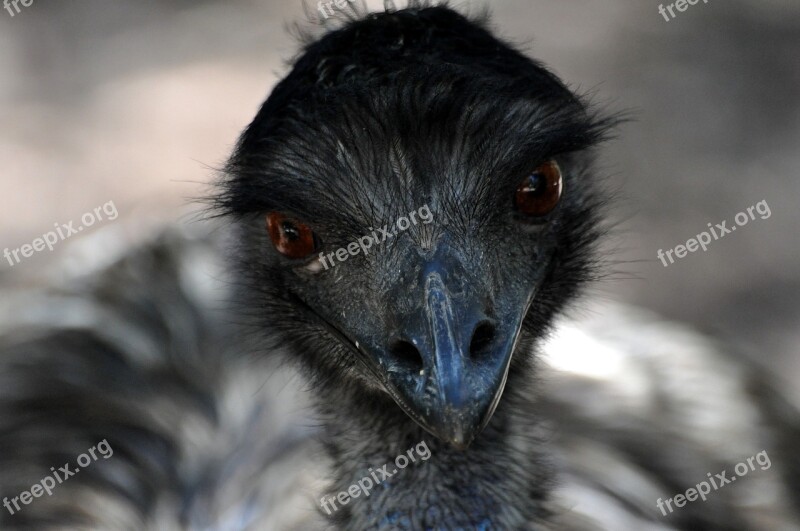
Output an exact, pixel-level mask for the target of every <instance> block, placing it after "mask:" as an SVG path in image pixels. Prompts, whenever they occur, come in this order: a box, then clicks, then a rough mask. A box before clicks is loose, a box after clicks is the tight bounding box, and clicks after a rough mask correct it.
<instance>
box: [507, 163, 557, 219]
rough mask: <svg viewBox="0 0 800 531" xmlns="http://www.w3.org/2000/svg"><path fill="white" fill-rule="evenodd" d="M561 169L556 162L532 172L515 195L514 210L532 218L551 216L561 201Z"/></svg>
mask: <svg viewBox="0 0 800 531" xmlns="http://www.w3.org/2000/svg"><path fill="white" fill-rule="evenodd" d="M561 188H562V182H561V169H560V168H559V167H558V164H556V162H555V161H554V160H551V161H549V162H545V163H544V164H542V165H541V166H539V167H538V168H536V169H535V170H534V171H533V172H531V173H530V174H529V175H528V176H527V177H525V179H523V181H522V182H521V183H520V185H519V186H518V187H517V191H516V193H515V194H514V208H515V209H516V210H517V211H518V212H520V213H521V214H524V215H526V216H530V217H541V216H545V215H547V214H549V213H550V212H552V211H553V209H554V208H555V207H556V205H558V202H559V200H560V199H561Z"/></svg>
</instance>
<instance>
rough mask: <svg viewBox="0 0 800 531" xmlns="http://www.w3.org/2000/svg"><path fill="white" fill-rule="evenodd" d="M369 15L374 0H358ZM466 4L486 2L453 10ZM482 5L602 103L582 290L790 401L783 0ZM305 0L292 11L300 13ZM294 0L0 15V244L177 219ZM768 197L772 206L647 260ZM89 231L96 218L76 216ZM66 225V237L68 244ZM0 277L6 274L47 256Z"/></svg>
mask: <svg viewBox="0 0 800 531" xmlns="http://www.w3.org/2000/svg"><path fill="white" fill-rule="evenodd" d="M370 5H372V6H373V7H376V5H375V4H373V3H370ZM456 5H462V6H465V7H466V8H467V9H470V10H472V11H473V12H478V11H479V10H480V8H481V6H483V5H485V4H469V3H465V2H462V3H457V4H456ZM657 6H658V2H656V1H650V0H648V1H643V2H631V1H630V0H604V1H595V2H589V1H585V0H569V1H566V0H536V1H519V0H498V1H495V2H492V4H491V6H490V7H491V10H492V12H493V13H494V25H495V27H497V28H498V29H500V31H501V33H502V34H503V35H505V36H506V37H507V38H508V39H510V40H511V41H513V42H516V43H520V44H523V45H524V46H525V47H526V48H527V49H528V50H529V51H530V53H531V54H532V55H534V56H535V57H537V58H539V59H541V60H543V61H544V62H545V63H547V64H548V65H550V66H551V67H552V68H553V69H554V70H555V71H556V72H557V73H558V74H559V75H560V76H561V77H562V78H563V79H565V80H566V81H568V82H569V83H570V84H571V85H572V86H573V87H575V88H577V89H578V90H580V91H584V92H589V93H591V94H594V99H595V100H596V101H597V102H599V103H601V104H604V105H606V106H607V107H608V108H609V109H612V110H626V109H627V110H630V111H631V114H632V117H633V118H634V121H632V122H631V123H628V124H626V125H624V126H623V127H622V128H621V129H620V131H619V138H618V139H617V140H616V141H614V142H613V143H612V144H610V145H609V146H608V148H607V149H606V151H605V153H604V157H603V168H604V170H605V171H606V172H607V174H608V175H609V176H610V179H611V183H612V185H613V186H614V187H615V188H616V189H618V190H619V192H620V196H621V201H620V202H619V203H618V205H617V207H616V211H615V217H616V218H617V219H619V220H621V222H622V223H621V225H620V226H619V228H618V230H617V231H616V237H615V240H614V241H612V242H610V244H609V249H611V248H612V247H614V248H617V250H616V251H615V253H616V254H614V256H615V258H616V259H618V260H619V263H618V264H617V265H616V267H615V271H617V272H618V274H617V275H615V276H614V278H613V279H609V280H607V281H605V282H602V283H600V284H599V285H598V286H597V289H596V290H595V291H597V292H600V293H602V294H603V296H606V297H610V298H613V299H616V300H622V301H628V302H633V303H636V304H638V305H641V306H645V307H648V308H651V309H654V310H657V311H659V312H661V313H662V314H663V315H664V316H666V317H667V318H671V319H676V320H681V321H685V322H688V323H690V324H693V325H694V326H696V327H697V328H699V329H701V330H703V331H705V332H706V333H709V334H712V335H714V336H716V337H718V338H720V339H721V340H723V341H725V342H727V343H728V344H729V345H730V346H731V347H732V348H736V349H738V350H741V351H742V352H745V353H747V354H749V355H751V356H752V357H753V358H754V359H756V360H758V361H759V362H760V363H762V364H763V365H764V366H765V367H767V368H768V370H771V371H774V372H775V373H776V374H777V375H778V378H779V379H780V380H781V381H782V382H783V383H784V385H785V388H786V390H787V391H790V392H793V393H794V399H795V400H796V403H798V404H800V391H797V390H796V389H795V388H796V386H795V385H793V381H794V379H795V378H796V376H797V375H800V361H799V358H798V356H797V354H798V350H800V326H798V324H800V304H798V297H799V296H800V252H798V247H799V246H798V244H800V237H799V236H798V232H799V231H798V229H800V227H798V221H799V220H800V214H798V199H800V181H798V173H799V172H798V169H799V168H800V154H798V149H797V148H798V146H799V145H800V98H798V94H799V93H800V57H799V56H798V52H800V3H798V2H797V1H796V0H750V1H742V0H739V1H737V0H725V1H724V2H723V1H721V0H710V1H709V2H708V3H707V4H704V3H702V2H701V3H699V4H697V5H695V6H692V7H690V8H689V9H688V10H687V11H686V12H683V13H680V14H679V15H678V17H677V18H676V19H674V20H671V21H669V22H668V21H665V20H664V19H663V18H662V16H661V15H659V13H658V10H657ZM314 9H315V5H311V6H310V11H311V12H313V11H314ZM294 22H299V23H301V24H302V25H305V26H307V27H313V25H314V24H313V23H312V22H309V21H308V18H307V15H306V13H305V12H304V9H303V4H302V3H301V2H300V0H270V1H269V2H267V1H256V0H242V1H237V2H222V1H213V0H207V1H190V0H183V1H179V0H171V1H162V2H153V1H150V2H147V1H145V2H143V1H141V0H114V1H108V0H81V1H75V2H59V3H56V2H48V1H45V0H34V3H33V5H32V6H31V7H28V8H23V11H22V12H21V13H19V14H17V15H16V16H14V17H13V18H12V17H11V16H9V14H8V13H7V12H6V11H5V10H2V11H0V50H2V53H0V124H2V127H1V128H0V185H1V186H2V194H0V248H5V247H10V248H16V247H19V246H21V245H22V244H24V243H30V242H31V241H32V240H33V239H34V238H37V237H39V236H40V235H42V234H43V233H44V232H47V231H49V230H51V228H52V227H53V224H54V223H55V222H62V223H65V222H67V221H69V220H73V219H74V220H78V219H79V218H80V216H81V215H82V214H83V213H84V212H87V211H90V210H91V209H93V208H94V207H96V206H100V205H102V204H103V203H105V202H107V201H109V200H113V201H114V203H115V205H116V206H117V208H118V210H119V212H120V217H119V218H118V219H117V220H116V221H114V222H107V223H114V224H119V226H121V227H124V230H125V231H127V233H129V234H131V235H132V236H138V235H142V234H146V233H148V232H149V231H152V230H156V229H157V227H159V226H161V225H163V224H169V223H175V222H182V221H185V220H186V219H187V218H188V217H190V216H189V215H190V213H191V212H192V211H193V210H196V209H197V206H196V205H194V204H192V203H190V202H187V199H189V198H192V197H197V196H199V195H202V194H203V193H204V192H205V191H206V188H205V186H204V183H207V182H208V181H209V180H210V179H211V178H212V176H213V171H212V169H213V168H214V167H219V166H220V165H221V164H222V163H223V162H224V160H225V158H226V156H227V154H228V153H229V151H230V149H231V147H232V146H233V143H234V142H235V140H236V137H237V134H238V133H239V132H240V130H241V129H242V128H243V127H244V126H245V125H246V124H247V123H248V121H249V120H250V119H251V118H252V116H253V115H254V113H255V111H256V109H257V108H258V106H259V105H260V103H261V102H262V101H263V99H264V98H265V96H266V94H267V93H268V90H269V89H270V87H271V86H272V85H273V84H274V83H275V81H276V80H277V79H278V76H279V75H280V74H282V73H283V72H285V66H284V61H285V60H286V59H288V58H290V57H291V56H292V55H293V54H294V52H295V49H296V46H295V45H296V41H295V39H294V38H292V37H291V36H289V34H288V33H287V31H286V28H287V26H289V25H290V24H291V23H294ZM761 200H766V201H767V203H768V204H769V206H770V209H771V212H772V216H771V217H770V218H769V219H765V220H762V219H760V218H757V220H756V221H752V222H750V223H749V224H748V225H746V226H744V227H741V228H740V229H739V230H738V231H737V232H735V233H733V234H731V235H728V236H726V237H725V238H724V239H722V240H719V241H716V242H713V243H712V244H711V245H710V247H709V248H708V250H707V251H706V252H697V253H694V254H690V255H689V256H687V257H686V258H684V259H682V260H679V261H678V262H677V263H675V264H673V265H671V266H669V267H668V268H664V266H663V265H662V264H661V263H660V262H659V261H658V260H657V258H656V251H657V250H658V249H659V248H663V249H668V248H673V247H675V246H676V245H678V244H682V243H685V242H686V240H687V239H688V238H690V237H692V236H694V235H696V234H697V233H699V232H701V231H703V230H705V229H706V227H707V224H708V223H709V222H711V223H718V222H720V221H722V220H728V224H729V225H730V224H731V223H732V220H733V218H734V216H735V215H736V214H737V213H738V212H740V211H743V210H745V209H746V208H747V207H749V206H752V205H754V204H755V203H757V202H759V201H761ZM92 230H99V229H94V228H93V229H92ZM79 239H80V236H75V237H73V238H71V241H74V240H79ZM63 246H64V244H61V247H59V248H57V250H56V251H54V252H52V253H51V252H47V251H45V252H42V253H37V254H35V255H34V256H33V257H32V258H29V259H27V260H25V261H24V262H22V263H21V264H18V265H16V266H14V267H13V268H11V267H10V266H9V265H8V263H7V262H6V261H5V260H3V261H2V262H0V276H3V277H6V278H10V279H11V280H12V281H15V282H22V281H23V280H22V279H24V278H25V276H26V273H30V272H31V271H34V270H37V269H40V268H43V267H46V266H48V265H50V264H52V263H53V262H54V259H55V258H56V256H57V255H58V254H59V251H60V250H62V248H63Z"/></svg>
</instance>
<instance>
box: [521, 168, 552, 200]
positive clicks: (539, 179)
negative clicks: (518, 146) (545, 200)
mask: <svg viewBox="0 0 800 531" xmlns="http://www.w3.org/2000/svg"><path fill="white" fill-rule="evenodd" d="M522 186H523V188H522V190H521V192H522V193H525V194H533V195H542V194H543V193H544V192H545V189H546V188H547V181H546V179H545V176H544V175H542V174H541V173H539V172H533V173H531V174H530V175H529V176H528V180H527V183H525V184H523V185H522Z"/></svg>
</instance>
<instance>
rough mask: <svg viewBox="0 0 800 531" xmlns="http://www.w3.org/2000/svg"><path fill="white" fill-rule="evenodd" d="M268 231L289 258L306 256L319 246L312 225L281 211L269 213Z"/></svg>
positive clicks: (279, 250)
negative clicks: (285, 214)
mask: <svg viewBox="0 0 800 531" xmlns="http://www.w3.org/2000/svg"><path fill="white" fill-rule="evenodd" d="M267 231H268V232H269V237H270V239H271V240H272V245H274V246H275V249H277V250H278V252H279V253H281V254H282V255H283V256H285V257H287V258H295V259H296V258H306V257H307V256H310V255H311V254H312V253H314V251H316V250H317V248H318V247H319V239H318V238H317V236H316V234H314V231H313V230H311V227H309V226H308V225H306V224H305V223H301V222H299V221H297V220H294V219H292V218H290V217H287V216H284V215H283V214H281V213H279V212H270V213H269V214H267Z"/></svg>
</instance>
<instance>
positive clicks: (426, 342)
mask: <svg viewBox="0 0 800 531" xmlns="http://www.w3.org/2000/svg"><path fill="white" fill-rule="evenodd" d="M460 271H463V266H462V265H461V264H460V261H454V260H452V259H445V260H434V261H431V262H428V263H427V264H426V265H425V266H424V267H422V268H421V270H420V273H421V278H420V282H419V283H418V284H417V286H418V289H417V290H414V289H409V287H408V286H402V288H401V289H402V291H403V292H404V293H403V295H402V296H401V295H399V294H398V296H399V297H402V298H403V299H405V301H406V302H405V303H399V304H400V306H401V307H403V308H407V309H409V310H410V311H408V312H406V313H405V315H402V316H400V317H399V318H398V327H397V331H396V336H395V338H394V339H393V340H390V341H389V342H388V343H389V345H388V348H386V349H380V350H379V351H378V353H377V354H373V356H374V357H377V361H378V367H377V371H378V373H379V377H381V379H382V380H383V382H384V385H385V387H386V388H387V390H388V392H389V393H390V394H391V395H392V397H393V398H394V399H395V401H396V402H397V403H398V404H399V405H400V406H401V407H402V408H403V409H404V410H405V412H406V413H407V414H408V415H409V416H410V417H411V418H413V419H414V420H415V421H416V422H417V423H418V424H420V425H421V426H422V427H423V428H425V429H426V430H428V431H429V432H431V433H432V434H434V435H435V436H437V437H439V438H440V439H442V440H445V441H448V442H449V443H450V444H452V445H453V446H455V447H457V448H461V449H465V448H467V447H468V446H469V445H470V443H471V442H472V441H473V439H474V438H475V437H476V436H477V435H478V434H479V433H480V432H481V430H482V429H483V428H484V426H485V425H486V424H487V423H488V421H489V420H490V418H491V416H492V414H493V413H494V410H495V408H496V407H497V404H498V401H499V400H500V396H501V395H502V392H503V388H504V387H505V383H506V379H507V376H508V369H509V365H510V362H511V356H512V353H513V351H514V347H515V345H516V341H517V337H518V335H519V329H520V325H521V322H522V319H523V317H524V314H525V311H526V310H527V301H526V299H527V298H528V297H525V296H522V297H521V300H516V299H518V297H513V296H512V297H511V299H515V300H513V301H506V302H512V304H498V301H494V300H492V296H491V294H489V293H486V291H487V290H486V289H485V288H480V287H478V286H477V284H476V283H470V282H469V281H468V280H467V276H466V275H465V274H463V273H460ZM419 288H421V289H419ZM481 291H484V293H480V292H481ZM509 307H510V308H511V311H510V312H509V311H503V309H504V308H509Z"/></svg>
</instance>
